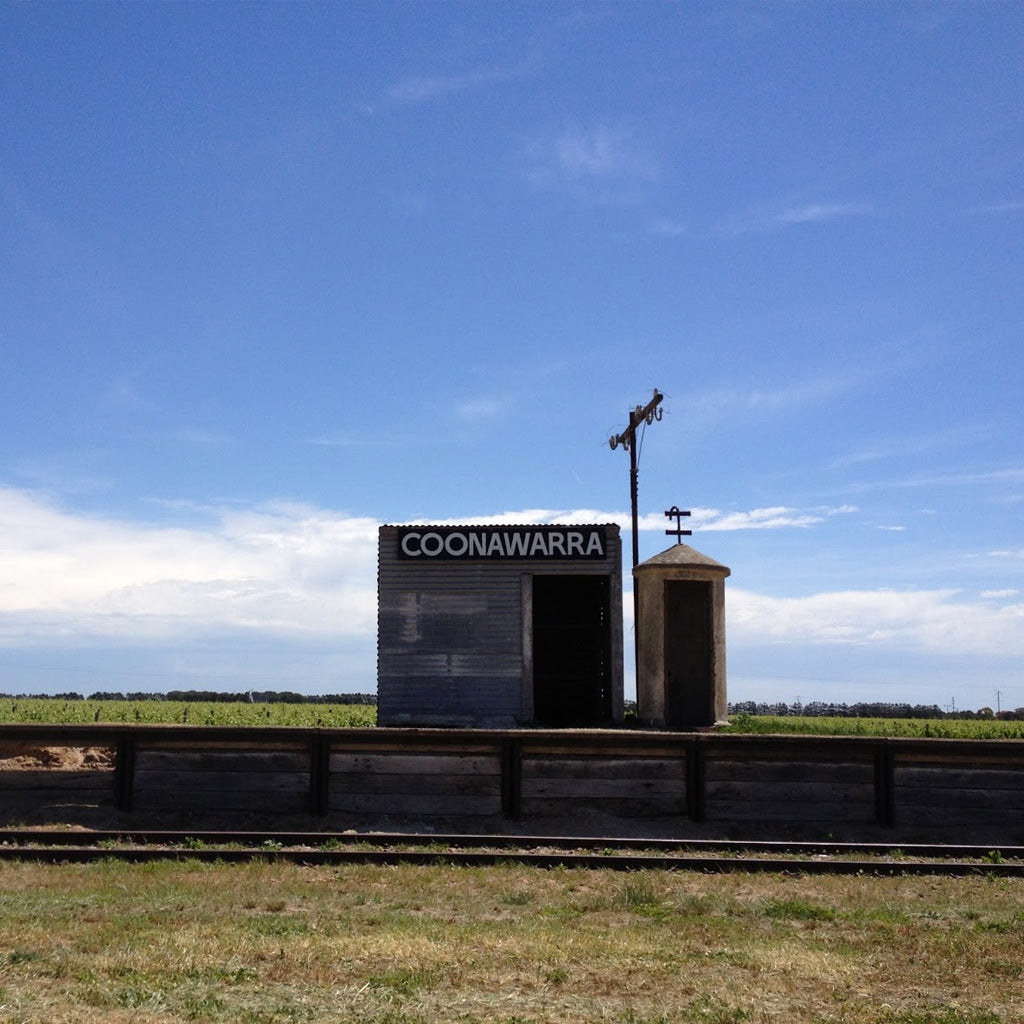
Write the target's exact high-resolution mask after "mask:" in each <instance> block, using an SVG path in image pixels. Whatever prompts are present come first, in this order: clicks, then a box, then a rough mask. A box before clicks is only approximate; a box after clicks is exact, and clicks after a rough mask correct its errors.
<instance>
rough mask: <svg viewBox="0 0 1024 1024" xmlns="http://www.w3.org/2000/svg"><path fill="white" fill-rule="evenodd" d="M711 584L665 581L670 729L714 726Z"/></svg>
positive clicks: (668, 722) (667, 687) (667, 709)
mask: <svg viewBox="0 0 1024 1024" xmlns="http://www.w3.org/2000/svg"><path fill="white" fill-rule="evenodd" d="M712 637H713V632H712V621H711V584H709V583H705V582H703V581H699V580H666V581H665V724H666V725H667V726H668V727H669V728H670V729H692V728H695V727H698V726H708V725H714V724H715V712H714V708H715V701H714V685H715V684H714V660H713V659H714V651H713V647H712V644H713V640H712Z"/></svg>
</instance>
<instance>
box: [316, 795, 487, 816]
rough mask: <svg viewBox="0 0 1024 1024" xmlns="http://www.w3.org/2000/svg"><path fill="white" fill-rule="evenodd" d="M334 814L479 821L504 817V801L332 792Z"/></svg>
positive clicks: (331, 803) (330, 802)
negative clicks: (476, 819) (501, 815)
mask: <svg viewBox="0 0 1024 1024" xmlns="http://www.w3.org/2000/svg"><path fill="white" fill-rule="evenodd" d="M328 806H329V808H330V810H331V811H337V812H344V813H349V814H374V815H380V814H389V815H410V816H413V817H416V818H431V817H464V816H466V817H475V816H477V815H494V816H498V815H500V814H501V798H500V794H499V795H497V796H493V797H491V796H486V797H485V796H444V795H431V796H416V795H409V794H390V795H377V794H375V795H367V794H361V793H338V792H332V793H331V795H330V799H329V802H328Z"/></svg>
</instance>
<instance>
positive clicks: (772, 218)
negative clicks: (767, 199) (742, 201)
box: [715, 202, 874, 237]
mask: <svg viewBox="0 0 1024 1024" xmlns="http://www.w3.org/2000/svg"><path fill="white" fill-rule="evenodd" d="M873 212H874V208H873V206H872V204H871V203H866V202H846V203H805V204H803V205H802V206H789V207H786V208H785V209H782V210H779V209H771V208H768V207H764V206H762V207H756V208H753V209H748V210H744V211H741V212H739V213H736V214H733V215H732V216H730V217H727V218H726V219H725V220H723V221H721V222H720V223H719V224H718V225H716V227H715V231H716V232H717V233H718V234H722V235H727V236H730V237H735V236H738V235H748V234H756V233H759V232H764V231H780V230H784V229H786V228H791V227H795V226H798V225H801V224H823V223H827V222H828V221H833V220H839V219H846V218H848V217H865V216H868V215H870V214H871V213H873Z"/></svg>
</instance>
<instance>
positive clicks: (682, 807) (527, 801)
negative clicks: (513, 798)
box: [522, 797, 686, 819]
mask: <svg viewBox="0 0 1024 1024" xmlns="http://www.w3.org/2000/svg"><path fill="white" fill-rule="evenodd" d="M581 811H583V812H590V813H596V814H604V815H607V816H608V817H612V818H624V819H627V818H681V817H685V816H686V801H685V799H683V798H682V797H680V798H679V799H675V800H668V799H665V800H654V799H635V798H632V797H631V798H630V799H628V800H613V799H609V800H595V801H582V802H581V801H579V800H565V799H554V798H544V799H540V798H538V799H534V798H527V797H524V798H523V802H522V816H523V818H567V819H571V818H572V817H573V816H574V815H578V814H579V813H580V812H581Z"/></svg>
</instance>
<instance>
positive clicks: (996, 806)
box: [896, 786, 1024, 817]
mask: <svg viewBox="0 0 1024 1024" xmlns="http://www.w3.org/2000/svg"><path fill="white" fill-rule="evenodd" d="M896 807H897V808H898V810H899V811H900V813H902V811H903V809H904V808H910V807H939V808H942V807H949V808H954V807H957V808H963V807H969V808H978V809H981V808H986V809H988V810H989V811H990V812H992V813H993V814H994V815H995V816H997V817H1004V816H1005V815H1008V814H1013V815H1020V814H1022V813H1024V792H1022V791H1021V790H1000V789H966V788H960V787H957V788H949V787H946V786H933V787H926V786H917V787H914V788H913V789H904V788H901V787H897V789H896Z"/></svg>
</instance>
